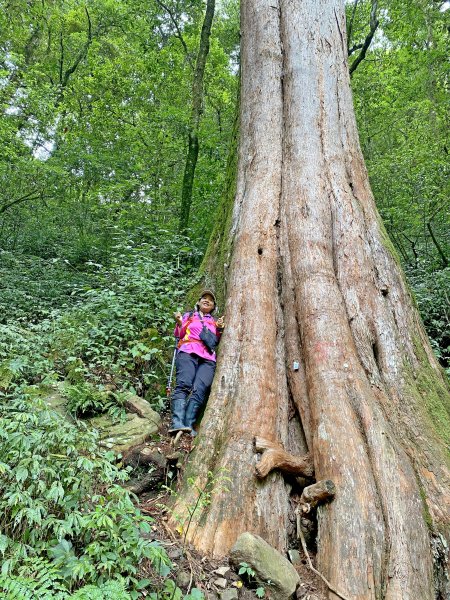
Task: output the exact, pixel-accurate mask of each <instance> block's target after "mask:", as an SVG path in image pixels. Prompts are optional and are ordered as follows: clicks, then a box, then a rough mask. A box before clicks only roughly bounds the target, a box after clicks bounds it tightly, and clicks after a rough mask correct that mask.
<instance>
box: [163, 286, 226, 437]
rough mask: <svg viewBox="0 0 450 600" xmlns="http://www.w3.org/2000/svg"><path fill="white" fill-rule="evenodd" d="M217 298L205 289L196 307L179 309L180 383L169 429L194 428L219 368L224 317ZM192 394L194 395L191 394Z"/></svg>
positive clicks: (175, 333) (177, 320)
mask: <svg viewBox="0 0 450 600" xmlns="http://www.w3.org/2000/svg"><path fill="white" fill-rule="evenodd" d="M215 308H216V298H215V296H214V294H213V293H212V292H211V291H210V290H204V291H203V292H202V295H201V296H200V298H199V300H198V303H197V304H196V306H195V309H194V310H193V311H191V312H187V313H185V314H184V315H183V316H181V313H179V312H178V313H175V320H176V323H177V325H176V327H175V331H174V335H175V337H176V338H178V339H179V340H180V341H179V343H178V352H177V357H176V363H175V364H176V368H177V384H176V387H175V391H174V393H173V396H172V426H171V428H170V429H169V433H176V432H178V431H187V432H191V435H192V436H195V435H196V433H195V431H194V424H195V421H196V419H197V415H198V413H199V412H200V410H201V408H202V407H203V406H204V404H205V402H206V399H207V397H208V393H209V390H210V389H211V384H212V381H213V378H214V371H215V370H216V352H215V350H216V347H217V345H218V343H219V341H220V336H221V335H222V331H223V327H224V322H223V317H221V318H220V319H218V320H217V322H216V321H215V320H214V317H213V316H212V314H211V313H212V312H213V311H214V310H215ZM189 395H190V397H189Z"/></svg>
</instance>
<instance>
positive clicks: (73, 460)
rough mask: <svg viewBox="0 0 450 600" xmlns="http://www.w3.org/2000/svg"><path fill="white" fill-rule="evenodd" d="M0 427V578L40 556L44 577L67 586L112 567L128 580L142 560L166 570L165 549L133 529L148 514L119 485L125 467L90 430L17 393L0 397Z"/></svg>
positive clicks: (98, 577) (144, 528) (99, 577)
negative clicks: (104, 451)
mask: <svg viewBox="0 0 450 600" xmlns="http://www.w3.org/2000/svg"><path fill="white" fill-rule="evenodd" d="M0 431H1V435H0V456H1V457H2V462H1V464H0V468H1V471H2V478H1V482H0V497H1V499H0V511H1V515H2V517H1V530H2V537H1V551H2V554H3V562H2V574H3V575H4V576H8V575H18V576H19V577H20V576H22V575H23V573H24V568H22V567H25V565H28V567H30V561H31V562H32V563H33V565H34V561H36V560H42V559H44V558H45V559H48V560H49V564H50V565H51V569H50V570H48V573H47V575H48V580H49V581H50V579H52V580H54V581H56V580H57V579H58V581H60V583H61V586H62V585H64V586H65V588H64V589H68V590H70V589H72V588H73V587H74V586H76V585H78V583H79V582H80V583H81V582H84V583H97V582H98V583H102V582H104V581H106V580H108V579H111V578H113V577H114V575H115V573H121V575H122V576H123V578H124V582H125V584H126V585H127V586H129V585H131V586H133V585H135V584H137V578H136V575H137V568H138V565H139V563H140V562H141V561H142V560H144V559H149V560H151V561H152V563H153V564H154V565H155V568H156V569H157V570H158V571H159V572H160V573H162V574H163V575H167V574H168V571H169V568H168V567H169V564H170V562H169V561H168V559H167V557H166V555H165V552H164V551H163V550H162V549H161V548H160V547H159V546H158V545H157V544H155V543H153V542H149V541H147V540H146V539H144V538H143V537H142V535H141V533H148V532H149V531H150V522H151V520H150V519H149V518H148V517H144V516H143V515H141V514H140V513H139V512H138V510H137V509H136V508H135V507H134V505H133V503H132V501H131V498H130V496H129V494H128V492H127V491H126V490H125V489H123V488H122V487H121V486H120V485H119V484H120V483H121V482H123V481H124V480H125V479H126V473H125V472H124V471H121V470H120V469H118V468H117V467H116V466H115V465H114V463H113V460H114V456H113V455H112V454H111V453H109V454H102V453H101V452H99V450H98V447H97V439H96V435H95V433H94V432H90V431H87V430H86V428H85V427H84V426H83V425H82V424H79V425H75V424H73V423H70V422H68V421H66V420H65V419H64V418H63V417H61V416H59V415H58V414H56V413H54V412H53V411H51V410H48V409H47V408H46V407H45V406H44V404H43V403H41V402H39V401H37V400H36V399H35V398H34V399H33V398H31V397H30V396H29V395H28V394H26V393H19V392H18V391H16V393H15V394H11V395H7V394H6V395H5V394H4V395H3V397H2V403H1V405H0ZM33 568H34V567H33ZM25 572H26V570H25ZM39 572H40V573H41V574H42V577H44V570H43V569H39ZM45 580H47V579H45ZM18 584H20V585H22V584H23V581H21V580H20V579H19V581H18ZM39 585H41V587H42V586H43V585H44V579H42V581H40V584H39ZM52 589H56V588H52Z"/></svg>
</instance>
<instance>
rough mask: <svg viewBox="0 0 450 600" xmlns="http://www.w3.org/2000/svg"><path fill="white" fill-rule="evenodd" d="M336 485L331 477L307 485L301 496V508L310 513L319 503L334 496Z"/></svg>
mask: <svg viewBox="0 0 450 600" xmlns="http://www.w3.org/2000/svg"><path fill="white" fill-rule="evenodd" d="M335 493H336V487H335V485H334V483H333V482H332V481H331V479H323V480H322V481H318V482H317V483H314V484H313V485H309V486H308V487H305V489H304V490H303V492H302V495H301V497H300V509H301V511H302V512H303V513H309V512H310V511H311V510H312V509H313V508H316V506H317V505H318V504H321V503H322V502H326V501H327V500H330V499H332V498H334V495H335Z"/></svg>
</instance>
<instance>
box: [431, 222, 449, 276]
mask: <svg viewBox="0 0 450 600" xmlns="http://www.w3.org/2000/svg"><path fill="white" fill-rule="evenodd" d="M427 229H428V231H429V232H430V235H431V239H432V240H433V244H434V245H435V247H436V250H437V251H438V253H439V256H440V257H441V260H442V266H443V268H444V269H445V267H448V258H447V257H446V256H445V254H444V251H443V250H442V247H441V245H440V244H439V242H438V241H437V239H436V237H435V235H434V231H433V229H432V228H431V221H428V223H427Z"/></svg>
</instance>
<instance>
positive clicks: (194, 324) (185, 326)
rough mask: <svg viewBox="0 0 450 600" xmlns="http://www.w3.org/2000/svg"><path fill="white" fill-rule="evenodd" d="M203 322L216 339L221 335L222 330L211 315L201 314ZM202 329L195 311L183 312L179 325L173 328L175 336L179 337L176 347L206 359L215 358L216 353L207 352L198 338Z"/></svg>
mask: <svg viewBox="0 0 450 600" xmlns="http://www.w3.org/2000/svg"><path fill="white" fill-rule="evenodd" d="M203 324H204V325H205V326H206V327H207V328H208V329H209V330H210V331H211V332H212V333H214V334H215V335H216V336H217V338H218V339H220V336H221V335H222V331H221V330H219V329H218V328H217V325H216V321H215V320H214V317H212V316H211V315H203ZM201 330H202V322H201V321H200V315H199V314H198V312H197V311H195V312H194V313H192V315H191V313H188V312H187V313H184V315H183V319H182V325H181V327H180V326H179V325H177V326H176V327H175V330H174V335H175V337H177V338H179V339H180V343H179V344H178V348H179V351H180V352H187V353H188V354H197V355H198V356H201V358H206V360H213V361H215V360H216V353H215V352H213V353H211V352H209V350H208V349H207V348H206V346H205V344H204V343H203V342H202V341H201V339H200V332H201Z"/></svg>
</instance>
